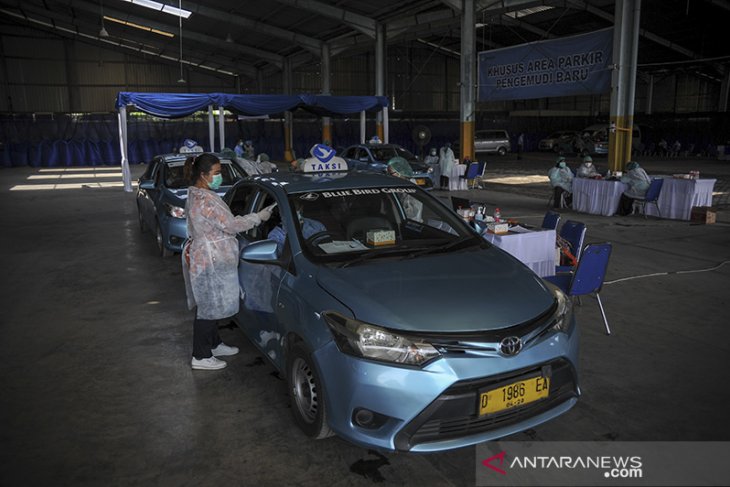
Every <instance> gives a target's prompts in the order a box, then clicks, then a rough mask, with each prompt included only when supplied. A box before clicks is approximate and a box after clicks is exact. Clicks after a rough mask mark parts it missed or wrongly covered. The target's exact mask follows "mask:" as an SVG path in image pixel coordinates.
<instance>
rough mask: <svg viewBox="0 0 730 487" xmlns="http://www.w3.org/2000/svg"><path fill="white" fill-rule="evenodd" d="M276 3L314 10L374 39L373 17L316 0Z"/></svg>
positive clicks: (309, 10) (279, 0)
mask: <svg viewBox="0 0 730 487" xmlns="http://www.w3.org/2000/svg"><path fill="white" fill-rule="evenodd" d="M276 1H277V2H278V3H282V4H284V5H289V6H290V7H295V8H299V9H301V10H306V11H308V12H315V13H317V14H319V15H321V16H323V17H328V18H330V19H334V20H339V21H340V22H342V23H343V24H345V25H347V26H349V27H352V28H353V29H355V30H357V31H359V32H362V33H363V34H365V35H366V36H368V37H371V38H373V39H375V24H376V22H375V19H371V18H370V17H366V16H364V15H360V14H357V13H355V12H351V11H349V10H345V9H343V8H340V7H335V6H334V5H330V4H328V3H324V2H320V1H318V0H276Z"/></svg>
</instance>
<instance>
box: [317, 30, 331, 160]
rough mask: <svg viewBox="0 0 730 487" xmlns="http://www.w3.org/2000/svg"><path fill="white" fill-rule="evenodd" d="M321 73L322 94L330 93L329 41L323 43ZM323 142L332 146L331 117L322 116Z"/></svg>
mask: <svg viewBox="0 0 730 487" xmlns="http://www.w3.org/2000/svg"><path fill="white" fill-rule="evenodd" d="M320 66H321V70H320V71H321V73H322V94H323V95H330V94H332V91H331V89H330V46H329V44H327V43H324V44H322V56H321V64H320ZM322 143H324V144H327V145H329V146H332V145H333V144H332V120H331V119H330V117H322Z"/></svg>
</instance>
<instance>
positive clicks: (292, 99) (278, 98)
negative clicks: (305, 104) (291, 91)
mask: <svg viewBox="0 0 730 487" xmlns="http://www.w3.org/2000/svg"><path fill="white" fill-rule="evenodd" d="M219 101H220V104H221V105H223V106H224V107H226V108H228V109H231V108H232V109H234V110H236V111H238V112H240V113H241V114H242V115H251V116H254V115H270V114H274V113H281V112H285V111H287V110H294V109H295V108H297V107H298V106H299V105H300V104H301V103H302V100H301V97H300V96H296V95H228V94H225V93H220V99H219Z"/></svg>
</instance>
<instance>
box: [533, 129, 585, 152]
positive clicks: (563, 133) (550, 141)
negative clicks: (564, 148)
mask: <svg viewBox="0 0 730 487" xmlns="http://www.w3.org/2000/svg"><path fill="white" fill-rule="evenodd" d="M577 133H578V132H576V131H575V130H558V131H557V132H553V133H552V134H550V135H548V136H547V137H545V138H544V139H542V140H540V143H539V144H538V146H537V149H538V150H541V151H553V152H560V145H561V144H563V143H565V141H566V140H572V139H573V137H575V135H576V134H577Z"/></svg>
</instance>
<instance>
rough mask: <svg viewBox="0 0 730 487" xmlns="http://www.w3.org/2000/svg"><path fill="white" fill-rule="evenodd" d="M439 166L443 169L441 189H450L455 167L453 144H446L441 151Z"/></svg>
mask: <svg viewBox="0 0 730 487" xmlns="http://www.w3.org/2000/svg"><path fill="white" fill-rule="evenodd" d="M439 166H440V167H441V189H446V190H448V189H449V176H451V170H452V169H453V167H454V151H452V150H451V143H450V142H446V144H444V146H443V147H441V150H440V151H439Z"/></svg>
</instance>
